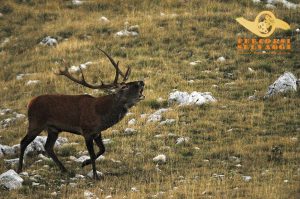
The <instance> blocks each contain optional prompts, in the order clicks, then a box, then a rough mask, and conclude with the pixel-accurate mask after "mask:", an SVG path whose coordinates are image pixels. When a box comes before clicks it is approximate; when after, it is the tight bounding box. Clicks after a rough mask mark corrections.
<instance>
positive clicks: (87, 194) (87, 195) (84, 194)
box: [83, 190, 98, 199]
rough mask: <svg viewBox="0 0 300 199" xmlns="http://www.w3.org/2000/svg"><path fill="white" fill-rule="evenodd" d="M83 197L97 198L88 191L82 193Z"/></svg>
mask: <svg viewBox="0 0 300 199" xmlns="http://www.w3.org/2000/svg"><path fill="white" fill-rule="evenodd" d="M83 196H84V198H85V199H98V197H97V196H96V195H95V194H94V193H92V192H90V191H88V190H85V191H84V193H83Z"/></svg>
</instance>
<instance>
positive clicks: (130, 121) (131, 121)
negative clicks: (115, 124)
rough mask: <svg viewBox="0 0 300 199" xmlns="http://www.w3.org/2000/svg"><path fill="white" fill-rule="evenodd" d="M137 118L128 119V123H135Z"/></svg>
mask: <svg viewBox="0 0 300 199" xmlns="http://www.w3.org/2000/svg"><path fill="white" fill-rule="evenodd" d="M135 123H136V120H135V119H131V120H129V121H128V125H135Z"/></svg>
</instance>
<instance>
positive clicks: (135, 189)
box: [131, 187, 139, 192]
mask: <svg viewBox="0 0 300 199" xmlns="http://www.w3.org/2000/svg"><path fill="white" fill-rule="evenodd" d="M131 191H132V192H138V191H139V190H138V189H137V188H136V187H131Z"/></svg>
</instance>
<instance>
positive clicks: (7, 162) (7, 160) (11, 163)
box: [4, 158, 19, 166]
mask: <svg viewBox="0 0 300 199" xmlns="http://www.w3.org/2000/svg"><path fill="white" fill-rule="evenodd" d="M4 162H5V163H6V164H9V165H12V166H14V165H16V164H18V163H19V158H14V159H4Z"/></svg>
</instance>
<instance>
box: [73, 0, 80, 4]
mask: <svg viewBox="0 0 300 199" xmlns="http://www.w3.org/2000/svg"><path fill="white" fill-rule="evenodd" d="M72 4H73V5H81V4H83V1H81V0H72Z"/></svg>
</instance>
